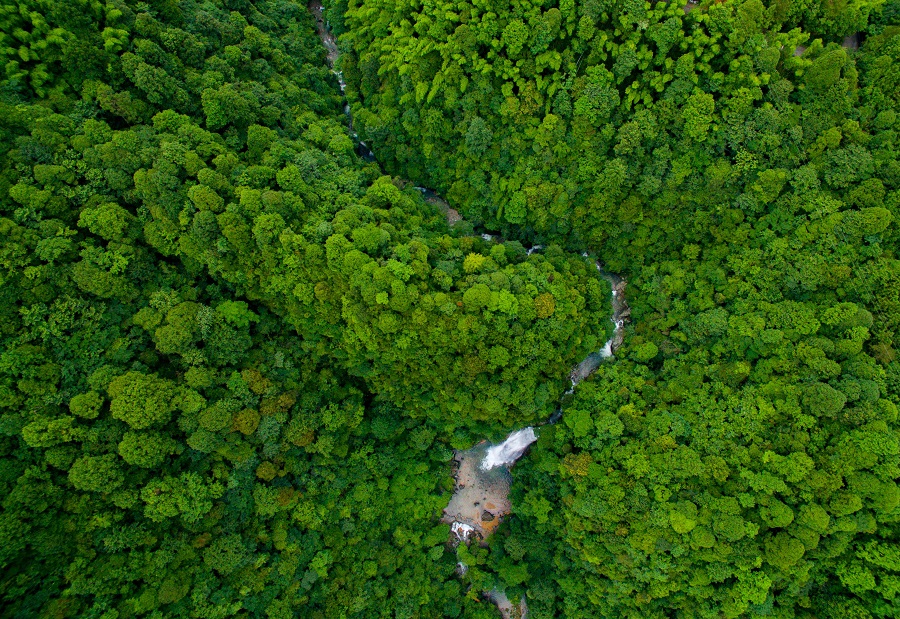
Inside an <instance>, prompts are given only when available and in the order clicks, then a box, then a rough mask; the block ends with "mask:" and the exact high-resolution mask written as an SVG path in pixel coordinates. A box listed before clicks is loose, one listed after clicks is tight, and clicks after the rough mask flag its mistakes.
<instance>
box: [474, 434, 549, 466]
mask: <svg viewBox="0 0 900 619" xmlns="http://www.w3.org/2000/svg"><path fill="white" fill-rule="evenodd" d="M536 440H537V435H536V434H535V433H534V428H532V427H528V428H524V429H522V430H517V431H515V432H513V433H512V434H510V435H509V436H508V437H506V440H505V441H503V442H502V443H500V444H499V445H494V446H492V447H490V448H489V449H488V450H487V453H486V454H485V456H484V460H482V461H481V470H483V471H489V470H491V469H492V468H495V467H498V466H510V465H511V464H513V463H515V461H516V460H518V459H519V458H521V457H522V454H524V453H525V450H526V449H528V446H529V445H531V444H532V443H533V442H535V441H536Z"/></svg>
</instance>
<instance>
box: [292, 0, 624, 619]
mask: <svg viewBox="0 0 900 619" xmlns="http://www.w3.org/2000/svg"><path fill="white" fill-rule="evenodd" d="M307 8H308V9H309V11H310V12H311V13H312V15H313V17H314V18H315V20H316V30H317V32H318V34H319V38H320V39H321V40H322V44H323V45H324V46H325V49H326V50H327V56H326V57H327V62H328V66H329V67H330V68H331V69H332V71H333V72H334V74H335V75H336V76H337V79H338V84H339V86H340V90H341V94H344V92H345V88H346V84H345V82H344V78H343V75H342V74H341V72H340V71H338V70H336V68H335V64H336V62H337V60H338V57H339V49H338V46H337V42H336V40H335V38H334V34H333V33H332V32H331V31H330V30H329V29H328V23H327V22H326V21H325V19H324V15H323V7H322V3H321V0H311V1H310V2H309V4H308V5H307ZM344 113H345V114H346V116H347V130H348V133H349V134H350V137H351V138H353V139H354V140H355V141H356V142H357V144H358V147H357V152H358V153H359V154H360V155H361V156H363V157H364V158H366V159H367V160H370V161H373V160H374V154H373V153H372V151H371V150H370V149H369V147H368V146H367V145H366V144H365V143H364V142H360V141H359V140H358V136H357V134H356V132H355V131H354V129H353V116H352V114H351V111H350V105H349V103H346V102H345V103H344ZM407 183H408V184H411V183H409V181H407ZM415 189H416V190H418V191H419V192H420V193H421V194H422V198H423V199H424V200H425V201H426V202H428V203H429V204H432V205H434V206H436V207H437V208H439V209H440V210H441V211H442V212H443V213H444V215H445V216H446V217H447V223H448V225H450V226H454V225H456V224H457V223H459V222H461V221H463V218H462V217H461V216H460V214H459V212H458V211H457V210H456V209H454V208H452V207H451V206H450V204H449V203H448V202H447V201H446V200H445V199H444V198H442V197H441V196H440V195H438V194H437V193H436V192H435V191H433V190H431V189H428V188H426V187H415ZM479 236H481V237H482V238H483V239H484V240H486V241H492V240H495V237H494V236H493V235H491V234H487V233H483V234H480V235H479ZM542 249H543V246H542V245H534V246H532V247H530V248H528V255H531V254H532V253H535V252H539V251H541V250H542ZM582 255H583V256H584V257H585V258H586V259H590V254H589V253H588V252H584V253H583V254H582ZM594 263H595V265H596V267H597V270H598V271H599V273H600V276H601V277H602V278H603V279H605V280H606V281H607V282H609V285H610V287H611V289H612V299H611V304H612V310H613V311H612V316H611V320H612V322H613V324H614V328H613V333H612V336H611V337H610V339H609V340H608V341H607V342H606V343H605V344H604V346H603V347H602V348H601V349H600V350H597V351H594V352H592V353H590V354H589V355H588V356H587V357H585V359H584V360H583V361H581V363H579V364H578V365H576V366H575V367H574V368H573V369H572V370H571V372H570V373H569V376H568V377H569V380H570V381H571V383H572V386H571V387H570V388H569V389H568V390H567V391H566V392H565V394H564V395H570V394H572V393H573V392H574V390H575V387H576V386H577V385H578V383H580V382H581V381H583V380H584V379H586V378H587V377H588V376H590V375H591V374H593V373H594V372H595V371H596V370H597V368H599V367H600V364H601V363H603V362H604V361H606V360H607V359H610V358H612V357H613V356H614V355H615V351H616V350H617V349H618V348H619V347H620V346H621V345H622V343H623V341H624V339H625V323H626V322H627V321H628V319H629V317H630V316H631V308H630V307H629V306H628V301H627V298H626V296H625V288H626V286H627V282H626V281H625V279H624V278H623V277H621V276H620V275H616V274H615V273H609V272H607V271H606V270H604V268H603V265H602V264H601V263H600V261H599V260H596V259H594ZM561 418H562V406H561V404H560V405H559V406H557V408H556V410H555V412H554V413H553V414H552V415H551V416H550V417H549V418H548V419H547V421H545V422H544V423H543V424H541V425H545V424H553V423H556V422H558V421H559V420H560V419H561ZM539 431H540V430H539V428H538V429H537V430H536V429H535V428H533V427H530V426H529V427H526V428H522V429H519V430H515V431H514V432H512V433H510V435H509V436H508V437H507V438H506V439H505V440H504V441H503V442H501V443H498V444H496V445H492V444H490V443H489V442H488V441H486V440H485V441H481V442H480V443H478V444H477V445H475V446H474V447H472V448H470V449H466V450H456V451H455V452H454V458H453V462H454V478H455V480H456V484H455V487H454V491H453V495H452V497H451V498H450V502H449V503H448V504H447V507H446V508H445V509H444V514H443V517H442V518H441V521H442V522H445V523H446V524H449V525H450V530H451V543H453V544H459V543H466V544H468V543H471V542H473V541H477V542H478V543H482V542H483V541H484V540H485V538H487V537H488V536H489V535H491V533H493V532H494V531H495V530H496V529H497V527H498V526H500V523H501V522H502V521H503V519H504V517H506V516H507V515H508V514H509V513H510V512H511V511H512V505H511V503H510V500H509V490H510V485H511V483H512V475H511V474H510V469H511V468H512V467H513V465H514V464H515V463H516V462H517V461H518V460H519V459H520V458H521V457H522V456H524V455H525V454H526V452H527V451H528V448H529V447H530V446H531V445H532V444H533V443H534V442H536V441H537V439H538V433H539ZM467 570H468V566H466V565H465V564H463V563H460V564H459V565H458V572H459V574H460V576H463V575H465V573H466V571H467ZM483 595H484V597H485V598H486V599H488V600H490V601H491V602H493V603H494V604H495V605H496V606H497V608H498V610H499V611H500V614H501V616H502V617H504V619H524V618H525V617H526V615H527V612H528V607H527V604H526V602H525V599H524V598H522V599H521V600H520V602H519V604H518V605H516V604H513V603H512V602H511V601H510V600H509V598H508V597H507V596H506V593H505V592H504V591H502V590H499V589H492V590H490V591H484V592H483Z"/></svg>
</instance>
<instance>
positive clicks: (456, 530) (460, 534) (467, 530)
mask: <svg viewBox="0 0 900 619" xmlns="http://www.w3.org/2000/svg"><path fill="white" fill-rule="evenodd" d="M450 531H452V532H453V534H454V535H456V538H457V539H458V540H459V541H461V542H467V541H469V536H470V535H471V534H472V532H473V531H475V527H473V526H472V525H470V524H466V523H465V522H454V523H453V524H451V525H450Z"/></svg>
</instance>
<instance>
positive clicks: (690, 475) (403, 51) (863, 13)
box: [331, 0, 900, 618]
mask: <svg viewBox="0 0 900 619" xmlns="http://www.w3.org/2000/svg"><path fill="white" fill-rule="evenodd" d="M331 11H332V13H339V12H345V14H344V15H343V19H342V20H337V21H336V27H338V28H341V29H342V30H343V31H344V34H343V36H342V39H341V41H342V42H343V45H344V46H345V53H344V56H343V62H342V64H341V67H342V68H343V70H344V75H345V76H346V77H347V81H348V84H349V86H348V88H349V90H348V92H350V94H351V96H352V97H354V98H355V103H354V104H353V110H354V115H355V118H356V119H357V127H358V128H359V129H360V132H361V135H362V136H363V138H364V139H366V140H368V141H369V143H374V144H377V145H379V148H376V153H377V155H378V157H379V160H380V161H382V162H383V164H384V165H385V166H387V168H388V169H389V170H391V171H393V172H395V173H399V174H403V175H405V176H408V177H409V178H411V179H413V180H415V181H416V182H420V183H430V184H432V185H433V186H436V187H437V188H439V189H440V190H442V191H445V192H446V194H447V196H448V197H449V199H450V200H451V202H453V204H454V206H456V207H458V208H459V209H460V211H461V212H462V213H463V214H464V215H465V216H466V217H469V218H472V219H473V220H475V221H480V222H483V223H484V225H486V226H487V227H488V228H489V229H497V230H502V231H503V233H504V234H506V235H509V236H518V237H519V238H522V239H529V240H530V239H537V240H539V241H547V240H554V241H557V242H560V243H562V244H564V245H568V246H569V247H579V248H580V247H588V248H589V249H591V250H594V251H597V253H598V254H599V255H600V256H601V257H602V258H603V260H604V261H606V262H607V264H609V265H610V268H611V269H612V270H614V271H617V272H620V273H623V274H625V275H626V276H627V277H628V280H629V287H628V290H629V302H630V304H631V306H632V308H633V310H634V311H633V315H632V327H630V332H629V335H628V336H627V337H626V345H625V347H624V348H623V349H621V350H620V352H619V354H618V357H619V359H618V360H617V362H616V363H615V364H610V365H604V366H602V367H601V369H600V370H599V371H598V372H597V374H596V375H595V376H594V378H593V379H592V380H591V381H588V382H585V383H583V384H581V385H579V387H578V389H577V390H576V393H575V395H574V399H573V400H572V401H571V402H569V403H568V404H567V405H566V406H565V407H564V411H563V412H564V416H563V423H561V424H560V425H558V426H555V427H553V428H548V429H545V430H544V431H543V432H542V433H541V439H540V441H539V443H538V445H537V448H536V450H535V451H533V452H532V455H531V458H530V459H529V460H528V461H526V462H525V463H524V464H521V465H519V466H520V467H521V468H519V469H517V471H518V472H517V482H516V485H515V486H514V492H515V493H516V494H515V496H514V505H515V506H516V511H517V512H518V516H519V518H518V519H515V520H513V521H512V523H511V526H510V529H509V530H508V537H507V538H506V539H505V540H503V539H502V538H498V539H496V540H495V541H494V542H493V543H492V548H491V555H490V557H482V558H478V557H474V558H470V559H469V560H470V561H472V563H473V565H475V567H473V568H472V569H470V571H469V574H468V578H469V579H470V581H471V582H473V583H475V584H476V588H478V586H480V584H481V583H482V582H484V581H482V580H481V579H483V578H486V577H488V576H489V575H490V574H491V573H493V572H496V573H499V575H500V576H501V578H502V579H503V581H504V582H505V583H506V584H507V586H508V587H509V588H508V591H509V592H513V591H518V592H526V593H527V598H528V601H529V606H530V613H531V616H533V617H561V616H566V617H597V616H603V617H635V618H637V617H641V618H644V617H672V616H678V617H722V616H726V617H738V616H778V617H810V618H812V617H843V616H852V617H895V616H897V615H898V614H900V607H898V604H900V601H898V600H900V598H898V595H900V588H898V586H900V561H898V555H897V543H898V535H900V531H898V521H900V490H898V487H897V480H898V478H900V468H898V465H900V435H898V424H897V404H898V401H900V400H898V397H900V391H898V389H900V380H898V379H900V364H898V361H897V358H896V357H897V355H896V349H895V340H896V336H897V332H898V327H900V322H898V321H900V313H898V310H900V262H898V260H897V253H896V252H897V241H898V235H897V225H898V215H900V192H898V189H900V162H898V160H897V127H898V124H897V123H898V118H897V113H898V102H900V90H898V83H900V82H898V77H900V73H898V67H900V27H898V24H900V22H898V17H900V5H898V4H897V3H896V2H881V1H871V2H867V1H860V2H841V3H837V2H815V1H813V2H780V1H775V2H762V1H760V0H746V1H739V0H736V1H726V2H701V3H697V4H687V5H683V4H682V3H674V2H671V3H670V2H659V3H655V2H653V3H651V2H642V1H625V2H612V1H604V0H594V1H585V2H580V1H571V0H569V1H564V0H561V1H559V2H557V1H555V0H547V1H544V2H538V1H536V2H529V1H514V2H502V3H496V2H491V3H483V2H466V1H462V2H441V1H437V2H402V3H399V4H398V3H396V2H390V3H388V2H381V1H380V0H350V1H349V2H347V3H346V4H345V5H343V6H342V5H341V3H336V4H335V5H334V6H333V7H332V8H331ZM860 42H861V46H859V44H860ZM857 46H859V49H858V50H857V49H856V48H857ZM476 554H477V553H476Z"/></svg>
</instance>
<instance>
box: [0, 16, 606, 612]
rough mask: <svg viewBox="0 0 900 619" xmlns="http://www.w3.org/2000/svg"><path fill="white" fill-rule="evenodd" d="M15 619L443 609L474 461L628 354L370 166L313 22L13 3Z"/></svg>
mask: <svg viewBox="0 0 900 619" xmlns="http://www.w3.org/2000/svg"><path fill="white" fill-rule="evenodd" d="M0 55H2V62H3V66H4V71H5V72H4V74H3V77H2V79H0V141H2V153H0V230H2V235H0V256H2V271H0V273H2V284H3V285H2V287H0V314H2V321H0V339H2V343H0V348H2V352H0V506H2V507H0V510H2V511H0V542H2V543H0V599H2V602H0V615H2V616H8V617H38V616H55V617H104V618H112V617H136V616H150V617H164V616H178V617H209V618H220V617H231V616H238V617H246V616H254V617H257V616H258V617H291V616H304V617H325V616H327V617H339V616H348V615H353V616H404V617H413V616H421V617H425V616H428V617H436V616H442V615H449V616H459V615H460V614H471V613H472V612H476V613H477V610H474V611H473V610H472V609H479V608H482V606H483V605H481V604H480V603H479V602H478V601H477V600H474V599H466V598H464V596H463V591H462V587H461V585H460V583H459V582H458V581H457V579H456V578H455V576H454V571H455V567H456V557H455V556H454V553H453V552H452V551H448V550H447V549H446V548H445V544H446V541H447V538H448V534H449V527H447V526H446V525H439V524H438V521H437V518H438V516H439V514H440V510H441V508H442V507H443V506H444V505H445V504H446V500H447V497H448V489H449V487H450V484H451V479H450V476H449V472H450V471H449V464H448V462H449V459H450V456H451V450H450V447H451V446H464V447H467V446H469V445H470V444H471V443H472V442H474V441H475V440H477V438H481V437H483V436H488V435H491V434H492V433H498V432H501V431H502V430H503V429H505V428H508V427H510V426H512V425H514V424H519V423H524V422H530V421H533V420H537V419H539V418H542V417H546V416H547V415H549V414H550V413H551V412H552V411H553V410H554V406H555V401H556V399H557V398H558V397H559V395H560V394H561V393H562V392H563V391H564V390H565V389H566V388H567V387H568V381H567V380H566V378H565V375H566V372H567V370H568V368H569V367H570V366H571V364H573V363H574V362H576V361H577V360H578V359H579V358H580V357H581V356H583V355H584V354H586V353H587V352H588V351H590V350H591V349H593V348H596V347H597V346H598V345H599V344H598V343H599V342H602V341H603V339H604V338H605V337H606V330H607V329H606V326H605V325H606V323H607V321H606V316H607V315H608V312H609V307H608V301H607V298H608V295H609V289H608V286H607V285H606V284H605V283H604V282H603V280H601V279H600V278H599V277H598V275H597V274H596V270H595V269H594V267H593V265H592V264H591V263H590V262H589V261H587V260H585V259H583V258H582V257H581V256H579V255H571V254H566V253H564V252H563V251H562V250H560V249H559V248H555V249H552V250H550V251H548V252H546V253H544V254H543V255H531V256H528V255H526V252H525V250H524V249H523V248H522V246H521V245H520V244H518V243H493V244H488V243H487V242H485V241H483V240H482V239H480V238H478V239H476V238H471V237H466V236H464V235H460V234H459V233H458V232H457V231H455V230H452V229H450V228H448V227H447V225H446V223H445V221H444V219H443V216H442V215H441V214H440V213H439V212H438V211H437V209H435V208H433V207H431V206H428V205H426V204H425V203H424V202H423V201H422V199H421V198H420V196H419V195H418V193H417V192H416V191H413V190H412V189H404V185H403V183H402V182H400V181H394V180H392V179H390V178H389V177H382V176H381V174H380V172H379V170H378V168H377V167H376V166H374V165H371V164H369V165H367V164H365V163H364V162H362V161H361V160H359V159H358V158H357V157H356V155H355V152H354V150H355V144H354V143H353V141H352V140H351V138H350V137H349V136H348V134H347V131H346V127H345V126H344V124H343V123H344V118H343V115H342V113H341V107H342V104H341V98H340V94H339V91H338V88H337V81H336V79H335V78H334V76H333V75H332V74H331V72H330V71H329V70H328V69H327V68H326V66H325V63H324V50H322V49H321V47H320V44H319V41H318V39H317V37H316V36H315V32H314V28H313V23H312V19H311V18H310V16H309V15H308V13H307V11H306V7H305V6H303V5H300V4H297V3H295V2H286V1H258V2H254V3H251V2H245V1H243V0H226V1H219V0H207V1H192V0H184V1H180V2H176V1H163V0H160V1H153V2H131V1H122V0H112V1H111V2H107V3H101V2H97V1H96V0H80V1H78V2H49V1H41V0H16V1H9V0H8V1H6V2H3V3H0Z"/></svg>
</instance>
